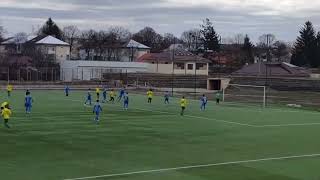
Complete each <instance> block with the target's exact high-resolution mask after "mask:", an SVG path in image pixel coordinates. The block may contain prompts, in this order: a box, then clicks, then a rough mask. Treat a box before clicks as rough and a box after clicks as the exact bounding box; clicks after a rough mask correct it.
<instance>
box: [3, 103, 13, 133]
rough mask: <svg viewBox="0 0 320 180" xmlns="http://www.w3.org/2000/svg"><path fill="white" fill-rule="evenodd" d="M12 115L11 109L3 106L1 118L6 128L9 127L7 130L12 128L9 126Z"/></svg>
mask: <svg viewBox="0 0 320 180" xmlns="http://www.w3.org/2000/svg"><path fill="white" fill-rule="evenodd" d="M11 114H12V112H11V110H10V109H9V108H6V107H2V106H1V116H2V118H3V120H4V125H5V127H7V128H10V126H9V125H8V122H9V119H10V116H11Z"/></svg>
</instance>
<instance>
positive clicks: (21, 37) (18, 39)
mask: <svg viewBox="0 0 320 180" xmlns="http://www.w3.org/2000/svg"><path fill="white" fill-rule="evenodd" d="M27 40H28V35H27V33H25V32H20V33H17V34H15V35H14V41H15V43H16V44H19V43H25V42H26V41H27Z"/></svg>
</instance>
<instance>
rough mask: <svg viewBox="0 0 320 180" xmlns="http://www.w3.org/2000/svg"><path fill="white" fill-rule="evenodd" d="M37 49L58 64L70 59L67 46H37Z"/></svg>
mask: <svg viewBox="0 0 320 180" xmlns="http://www.w3.org/2000/svg"><path fill="white" fill-rule="evenodd" d="M38 48H39V49H40V50H41V51H42V53H44V54H46V55H49V56H50V57H53V59H54V60H55V61H56V62H58V63H60V62H61V61H63V60H68V59H70V47H69V46H57V45H38Z"/></svg>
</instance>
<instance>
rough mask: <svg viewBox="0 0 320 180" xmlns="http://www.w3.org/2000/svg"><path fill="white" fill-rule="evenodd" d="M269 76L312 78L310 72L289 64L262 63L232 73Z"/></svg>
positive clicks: (235, 74) (236, 74)
mask: <svg viewBox="0 0 320 180" xmlns="http://www.w3.org/2000/svg"><path fill="white" fill-rule="evenodd" d="M266 74H268V76H271V77H310V72H309V71H308V70H307V69H305V68H301V67H298V66H295V65H292V64H289V63H266V62H260V63H256V64H251V65H247V66H244V67H243V68H242V69H240V70H238V71H236V72H234V73H232V75H234V76H265V75H266Z"/></svg>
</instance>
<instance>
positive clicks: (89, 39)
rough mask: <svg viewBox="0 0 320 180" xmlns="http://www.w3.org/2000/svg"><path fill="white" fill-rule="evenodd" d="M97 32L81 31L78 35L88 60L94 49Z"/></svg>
mask: <svg viewBox="0 0 320 180" xmlns="http://www.w3.org/2000/svg"><path fill="white" fill-rule="evenodd" d="M96 35H97V32H96V31H94V30H92V29H91V30H88V31H83V32H82V33H81V35H80V39H79V42H80V44H81V47H82V48H83V49H84V50H85V52H86V53H87V57H86V59H87V60H89V59H90V52H91V51H92V50H94V49H95V45H96V42H95V40H96Z"/></svg>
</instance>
